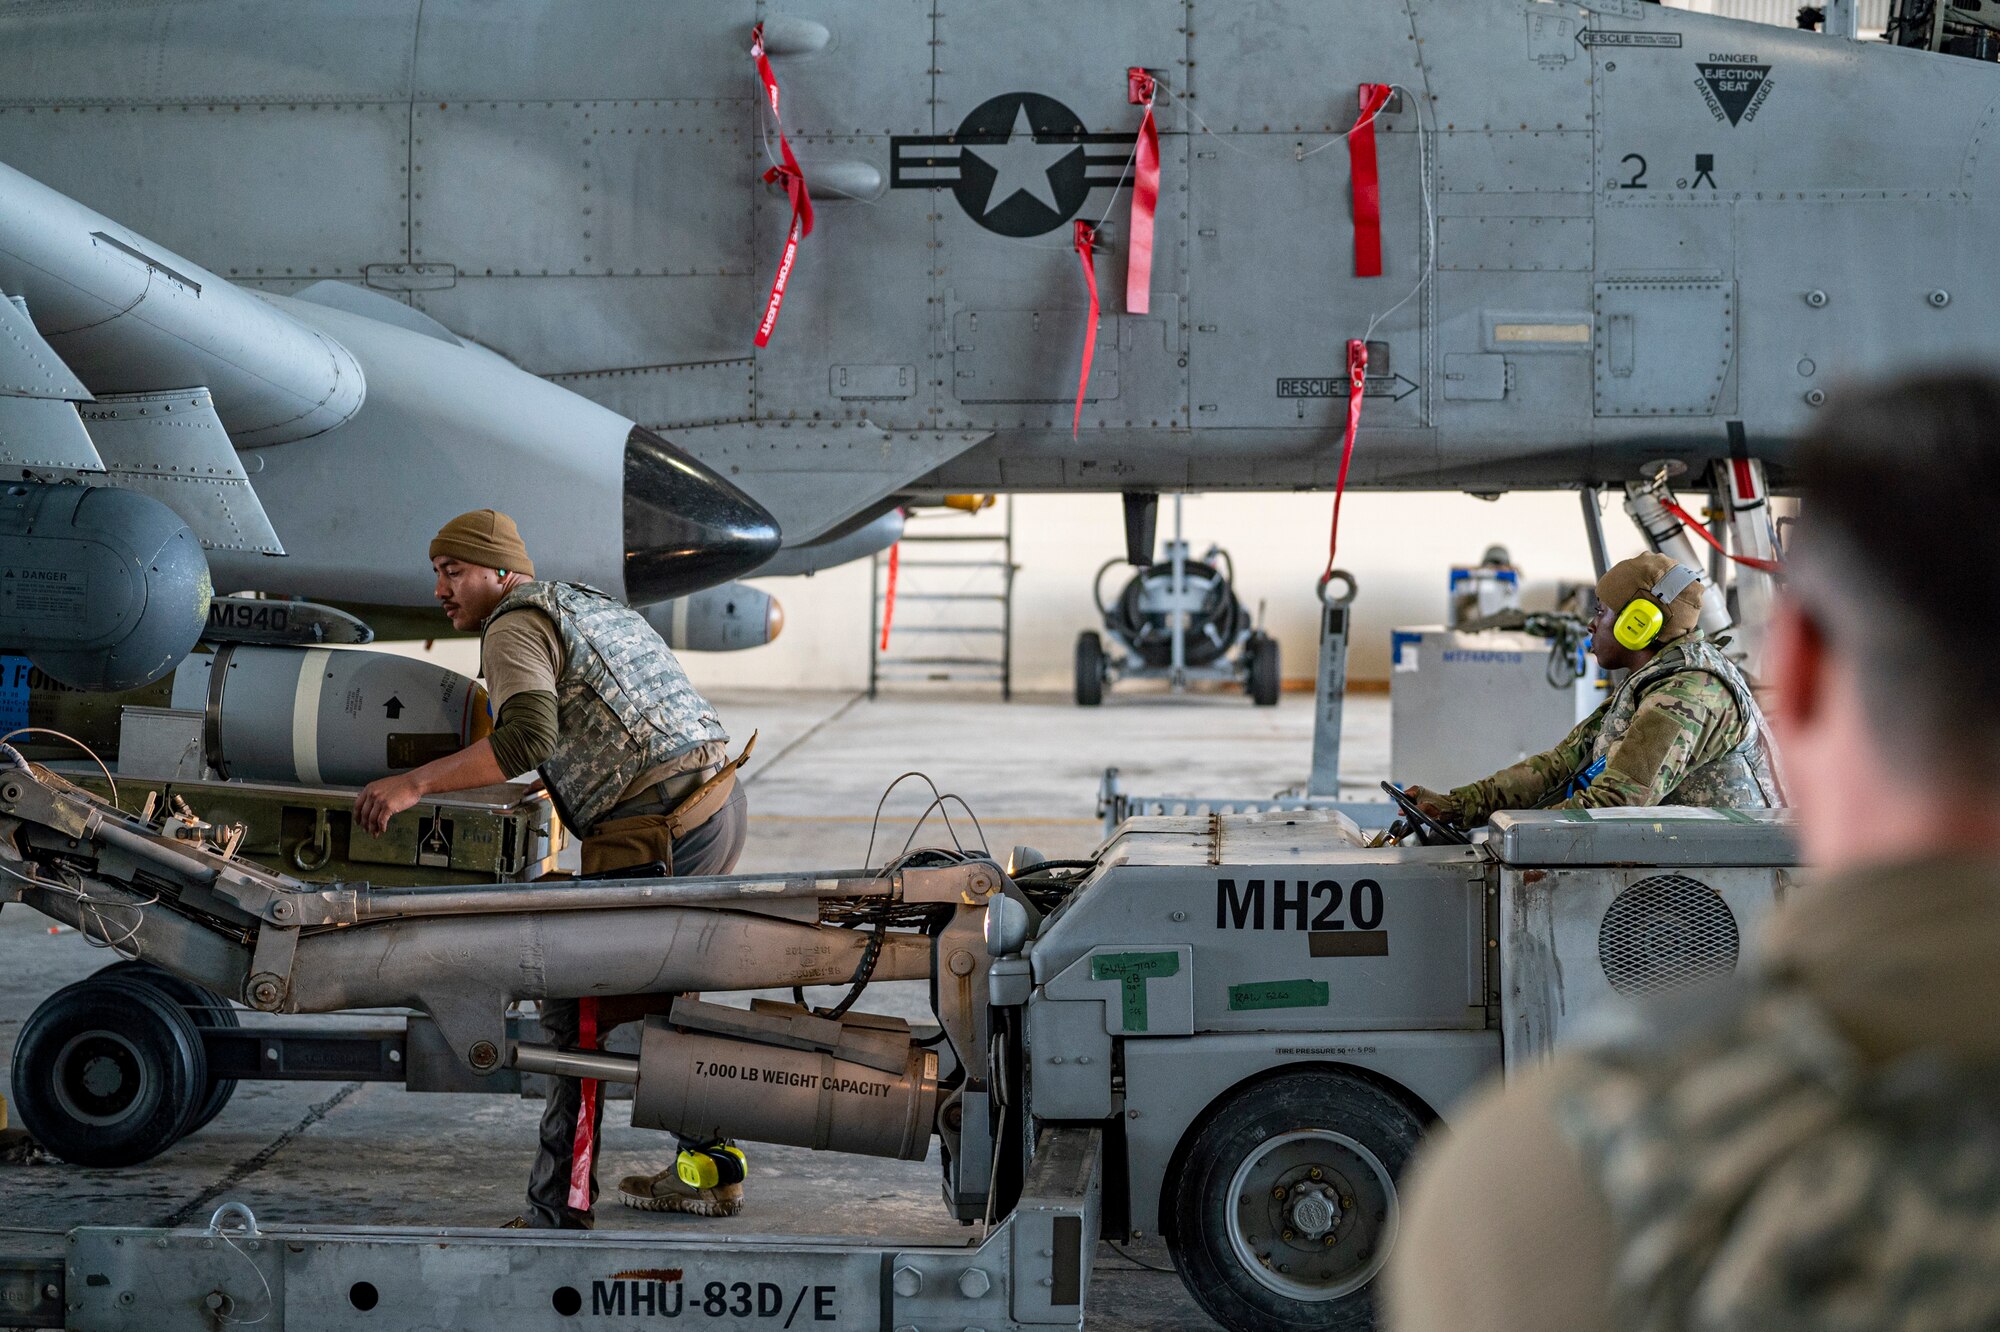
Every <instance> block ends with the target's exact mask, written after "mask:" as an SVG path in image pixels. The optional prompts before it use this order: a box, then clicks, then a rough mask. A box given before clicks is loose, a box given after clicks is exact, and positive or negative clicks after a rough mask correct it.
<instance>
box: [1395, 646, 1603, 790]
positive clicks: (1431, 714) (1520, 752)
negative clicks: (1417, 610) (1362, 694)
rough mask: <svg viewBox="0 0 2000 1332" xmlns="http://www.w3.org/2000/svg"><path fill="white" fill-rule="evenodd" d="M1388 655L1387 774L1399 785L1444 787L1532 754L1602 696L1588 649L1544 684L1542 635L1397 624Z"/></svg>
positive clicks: (1547, 670)
mask: <svg viewBox="0 0 2000 1332" xmlns="http://www.w3.org/2000/svg"><path fill="white" fill-rule="evenodd" d="M1389 659H1390V663H1391V674H1390V676H1389V715H1390V722H1389V775H1390V777H1391V778H1392V779H1393V780H1394V781H1395V782H1396V783H1397V784H1398V785H1401V786H1407V785H1409V784H1411V783H1412V782H1414V783H1416V784H1417V785H1419V786H1428V787H1430V788H1431V789H1432V790H1436V791H1448V790H1450V789H1451V788H1452V787H1454V786H1462V785H1464V784H1465V783H1466V782H1470V781H1476V780H1478V779H1479V778H1481V777H1485V776H1487V775H1489V774H1491V773H1494V772H1497V771H1499V770H1500V769H1501V768H1504V767H1506V766H1507V765H1508V764H1510V763H1518V762H1520V761H1521V760H1522V759H1524V758H1526V757H1527V756H1528V755H1530V754H1539V753H1540V752H1541V751H1543V750H1545V749H1548V748H1550V747H1552V746H1554V745H1555V744H1556V742H1557V741H1559V740H1561V739H1562V738H1563V737H1564V736H1565V735H1567V734H1569V732H1570V728H1572V727H1574V726H1575V725H1576V724H1577V723H1578V722H1580V721H1582V720H1583V719H1584V718H1585V717H1588V716H1589V715H1590V714H1591V712H1592V711H1593V710H1595V709H1596V707H1597V705H1598V704H1600V703H1602V702H1603V701H1604V699H1605V697H1606V695H1605V693H1604V691H1603V689H1602V687H1601V686H1600V684H1599V675H1598V669H1597V663H1596V662H1594V661H1592V660H1591V659H1590V658H1589V657H1588V656H1584V657H1583V658H1582V666H1583V673H1582V674H1581V675H1580V676H1578V677H1577V678H1576V679H1575V680H1573V681H1571V682H1570V683H1569V684H1567V685H1565V686H1563V687H1561V688H1557V687H1555V686H1553V685H1551V684H1550V683H1549V677H1550V675H1551V673H1552V663H1551V662H1550V660H1549V640H1548V639H1546V638H1538V637H1536V636H1535V635H1533V634H1524V633H1515V632H1510V631H1506V630H1486V631H1484V632H1481V633H1464V632H1462V631H1460V630H1457V629H1446V628H1443V627H1441V626H1419V627H1416V628H1410V629H1397V630H1393V631H1392V632H1391V634H1390V647H1389ZM1553 665H1554V666H1555V667H1557V668H1560V667H1561V666H1562V665H1563V663H1554V664H1553ZM1568 669H1569V670H1570V671H1574V670H1576V669H1577V663H1576V662H1574V661H1572V662H1570V663H1568Z"/></svg>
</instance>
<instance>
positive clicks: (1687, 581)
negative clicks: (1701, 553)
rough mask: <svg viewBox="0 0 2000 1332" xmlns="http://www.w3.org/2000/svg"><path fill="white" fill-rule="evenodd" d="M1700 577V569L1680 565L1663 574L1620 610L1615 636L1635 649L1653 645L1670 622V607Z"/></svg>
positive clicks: (1612, 629)
mask: <svg viewBox="0 0 2000 1332" xmlns="http://www.w3.org/2000/svg"><path fill="white" fill-rule="evenodd" d="M1700 580H1701V573H1700V572H1699V571H1698V570H1695V569H1690V568H1688V567H1687V566H1686V565H1685V564H1676V565H1675V566H1674V567H1673V568H1671V569H1669V570H1667V571H1666V572H1665V573H1663V574H1661V575H1660V580H1659V581H1658V582H1656V583H1654V584H1653V585H1652V586H1651V587H1650V588H1647V589H1646V592H1645V595H1643V596H1637V597H1634V598H1632V599H1631V600H1630V601H1628V602H1626V603H1625V609H1624V610H1621V611H1619V612H1618V618H1617V619H1616V620H1613V621H1612V622H1611V636H1612V637H1613V638H1615V639H1617V640H1618V642H1619V643H1620V644H1621V645H1622V646H1624V647H1628V648H1630V649H1632V651H1634V652H1637V651H1639V650H1640V649H1641V648H1644V647H1646V646H1648V645H1650V644H1651V643H1652V641H1653V640H1654V639H1656V638H1658V637H1659V636H1660V628H1661V626H1663V625H1665V624H1666V622H1667V612H1666V607H1668V606H1671V605H1673V604H1674V600H1675V598H1677V597H1679V596H1680V594H1681V593H1683V592H1685V591H1687V590H1688V588H1689V587H1690V586H1692V585H1693V584H1694V583H1697V582H1699V581H1700Z"/></svg>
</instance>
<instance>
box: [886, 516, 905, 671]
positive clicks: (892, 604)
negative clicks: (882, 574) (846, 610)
mask: <svg viewBox="0 0 2000 1332" xmlns="http://www.w3.org/2000/svg"><path fill="white" fill-rule="evenodd" d="M902 549H903V543H902V542H900V541H896V542H892V543H890V546H889V585H888V588H887V589H886V590H885V591H884V592H883V594H882V651H884V652H887V651H888V650H889V621H891V620H893V619H895V618H896V566H897V565H898V564H899V563H901V560H900V558H899V556H900V554H901V552H902Z"/></svg>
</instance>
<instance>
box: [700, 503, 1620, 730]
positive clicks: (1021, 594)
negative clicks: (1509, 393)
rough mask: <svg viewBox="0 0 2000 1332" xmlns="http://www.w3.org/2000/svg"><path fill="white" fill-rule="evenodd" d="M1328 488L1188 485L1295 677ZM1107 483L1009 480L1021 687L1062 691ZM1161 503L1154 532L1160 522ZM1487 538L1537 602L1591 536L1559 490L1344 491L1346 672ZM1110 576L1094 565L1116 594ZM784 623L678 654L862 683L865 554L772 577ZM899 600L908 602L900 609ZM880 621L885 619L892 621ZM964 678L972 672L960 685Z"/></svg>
mask: <svg viewBox="0 0 2000 1332" xmlns="http://www.w3.org/2000/svg"><path fill="white" fill-rule="evenodd" d="M1332 502H1333V497H1332V496H1331V495H1330V494H1317V493H1315V494H1282V495H1236V494H1228V495H1223V494H1215V495H1196V496H1190V497H1188V500H1187V504H1186V509H1185V515H1186V516H1185V528H1186V533H1187V538H1188V541H1189V543H1190V544H1191V545H1192V547H1193V552H1194V554H1195V555H1197V556H1199V555H1200V554H1201V553H1202V551H1204V550H1205V549H1207V547H1208V545H1209V543H1211V542H1215V543H1218V544H1220V545H1222V546H1223V547H1224V548H1225V549H1227V550H1228V551H1229V552H1230V553H1231V554H1232V555H1233V556H1234V557H1235V560H1236V566H1237V582H1238V594H1239V595H1240V596H1241V597H1242V598H1243V600H1244V603H1245V604H1246V605H1247V606H1248V607H1249V608H1250V610H1251V611H1252V612H1253V613H1254V612H1255V611H1256V609H1257V604H1258V602H1259V601H1260V600H1261V601H1263V602H1264V603H1265V608H1266V609H1265V621H1266V624H1267V626H1268V627H1269V629H1270V631H1271V632H1272V633H1273V634H1275V635H1276V636H1277V638H1278V640H1279V642H1280V644H1281V645H1282V650H1283V656H1284V663H1285V675H1286V676H1287V678H1290V679H1309V678H1310V677H1311V675H1312V672H1313V670H1314V664H1315V662H1316V660H1317V655H1318V638H1319V615H1318V610H1317V605H1316V602H1315V600H1314V595H1313V583H1314V581H1315V580H1316V579H1317V578H1318V577H1319V572H1320V569H1321V568H1322V567H1323V566H1324V564H1325V561H1326V554H1325V552H1326V535H1327V519H1328V513H1329V510H1330V508H1331V505H1332ZM1120 523H1121V519H1120V512H1119V501H1118V497H1117V496H1116V495H1018V496H1016V497H1015V499H1014V559H1015V563H1016V564H1017V565H1018V566H1019V572H1018V574H1017V575H1016V579H1015V586H1014V634H1015V638H1014V678H1015V686H1016V688H1017V689H1020V690H1023V691H1027V692H1039V691H1052V692H1059V693H1067V692H1068V691H1069V689H1070V681H1071V653H1072V651H1073V649H1074V645H1075V642H1076V635H1077V633H1078V632H1079V631H1080V630H1083V629H1088V628H1094V627H1096V624H1097V613H1096V611H1095V609H1094V608H1093V607H1092V605H1091V599H1090V579H1091V576H1092V575H1093V574H1095V573H1096V572H1097V569H1098V567H1099V566H1100V565H1102V564H1103V563H1104V561H1106V560H1108V559H1111V558H1112V557H1114V556H1116V555H1118V554H1120V553H1121V551H1122V550H1123V546H1124V538H1123V535H1122V528H1121V526H1120ZM1171 524H1172V511H1171V508H1170V507H1169V506H1168V504H1165V503H1163V504H1162V506H1161V514H1160V537H1161V540H1162V541H1163V542H1164V541H1165V539H1166V537H1167V534H1168V532H1169V531H1170V530H1171ZM1605 534H1606V538H1607V540H1608V541H1609V542H1610V544H1611V547H1612V557H1613V558H1614V559H1617V558H1622V557H1623V556H1625V555H1628V554H1633V553H1636V552H1637V551H1638V549H1639V548H1640V546H1639V541H1638V536H1637V533H1636V531H1635V529H1634V528H1633V527H1632V524H1631V523H1630V521H1629V520H1627V519H1626V517H1625V515H1624V512H1623V511H1622V510H1621V509H1619V508H1618V507H1617V505H1616V503H1615V502H1614V501H1609V500H1607V503H1606V513H1605ZM1494 542H1498V543H1500V544H1502V545H1504V546H1506V547H1507V548H1508V549H1509V551H1510V552H1511V553H1512V554H1513V556H1514V559H1515V562H1516V563H1517V564H1518V565H1519V566H1520V567H1521V569H1522V572H1523V577H1524V579H1525V581H1526V586H1527V589H1528V592H1527V596H1528V600H1529V604H1530V605H1540V606H1545V605H1548V604H1551V603H1552V602H1553V600H1554V597H1555V585H1556V583H1557V582H1558V581H1560V580H1575V581H1588V580H1589V578H1590V576H1591V570H1590V551H1589V547H1588V546H1587V545H1586V544H1585V540H1584V535H1583V522H1582V518H1581V516H1580V512H1579V510H1578V507H1577V498H1576V495H1575V494H1574V493H1573V492H1566V493H1556V494H1545V493H1516V494H1510V495H1503V496H1501V497H1500V498H1499V499H1497V500H1494V501H1491V502H1488V501H1483V500H1478V499H1474V498H1472V497H1471V496H1468V495H1435V494H1425V495H1394V494H1380V493H1366V494H1351V495H1349V496H1348V497H1347V500H1346V503H1345V507H1344V508H1343V510H1342V515H1341V559H1340V563H1341V566H1342V567H1343V568H1346V569H1348V570H1350V571H1351V572H1353V573H1354V575H1355V577H1356V578H1357V579H1358V580H1359V581H1360V585H1361V595H1360V598H1359V600H1358V601H1357V602H1356V603H1355V625H1356V627H1355V633H1354V642H1353V649H1352V652H1351V654H1350V657H1349V675H1350V677H1351V678H1352V679H1354V680H1356V681H1366V680H1374V681H1386V680H1387V679H1388V678H1389V631H1390V629H1392V628H1394V627H1395V626H1398V625H1408V624H1434V623H1437V622H1438V621H1440V620H1441V619H1442V618H1443V616H1444V610H1445V579H1446V576H1447V571H1448V570H1449V568H1450V566H1451V565H1453V564H1470V563H1476V562H1477V561H1478V559H1479V556H1480V554H1481V552H1482V551H1483V550H1484V549H1485V548H1486V546H1487V545H1489V544H1491V543H1494ZM1122 584H1123V575H1121V574H1120V573H1119V572H1118V571H1115V570H1114V571H1113V572H1112V573H1110V574H1107V575H1105V594H1106V596H1107V597H1108V596H1111V595H1114V594H1115V592H1116V591H1117V589H1118V588H1119V587H1120V586H1122ZM760 585H761V586H765V587H768V588H769V589H770V590H771V592H772V593H773V594H775V595H776V596H777V597H778V598H779V600H780V601H782V602H783V604H784V607H785V630H784V633H783V634H782V635H781V636H780V637H779V639H778V641H777V642H776V643H773V644H771V645H770V646H768V647H763V648H756V649H753V650H750V651H746V652H734V653H722V654H711V653H687V654H684V657H685V660H686V661H687V664H688V669H689V672H690V674H691V675H692V676H693V677H694V679H695V681H696V683H697V684H700V685H703V686H715V687H738V686H760V687H773V688H839V689H854V688H863V687H865V686H866V685H867V682H868V626H869V622H870V621H869V613H868V601H869V570H868V564H867V562H866V561H861V562H858V563H855V564H852V565H848V566H846V567H843V568H839V569H833V570H829V571H827V572H825V573H821V574H817V575H815V576H813V577H811V578H775V579H770V580H768V581H766V582H764V583H762V584H760ZM905 613H911V612H905ZM891 632H892V634H893V628H892V631H891ZM969 687H970V686H969Z"/></svg>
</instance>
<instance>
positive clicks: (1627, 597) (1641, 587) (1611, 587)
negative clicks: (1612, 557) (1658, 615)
mask: <svg viewBox="0 0 2000 1332" xmlns="http://www.w3.org/2000/svg"><path fill="white" fill-rule="evenodd" d="M1675 563H1676V561H1674V560H1672V559H1670V558H1669V557H1667V556H1665V555H1662V554H1660V553H1659V552H1658V551H1647V552H1646V553H1645V554H1644V555H1634V556H1633V557H1632V558H1631V559H1629V560H1620V561H1618V563H1616V564H1614V565H1612V566H1611V567H1610V568H1609V569H1606V570H1605V571H1604V577H1602V578H1600V579H1598V580H1597V599H1598V600H1599V601H1601V602H1603V603H1604V604H1605V605H1607V606H1609V607H1611V609H1612V611H1613V612H1614V613H1616V612H1618V611H1622V610H1624V609H1625V607H1626V604H1627V603H1629V602H1630V601H1632V600H1633V598H1635V597H1642V596H1646V594H1647V593H1648V592H1649V591H1651V590H1652V587H1653V584H1655V583H1657V582H1659V581H1660V579H1661V577H1662V576H1663V575H1665V573H1666V572H1667V570H1669V569H1671V568H1673V567H1674V564H1675ZM1707 586H1708V585H1707V584H1706V583H1705V582H1703V581H1702V580H1701V579H1699V578H1697V579H1695V581H1694V582H1692V583H1689V584H1688V585H1687V587H1685V588H1684V589H1682V591H1681V594H1680V595H1679V596H1678V597H1675V598H1674V604H1673V605H1671V606H1663V607H1661V609H1662V610H1664V611H1665V612H1666V614H1667V621H1666V623H1665V624H1663V625H1661V626H1660V633H1659V637H1658V638H1656V639H1655V640H1654V641H1655V642H1659V643H1664V642H1665V641H1666V640H1668V639H1669V638H1676V637H1679V636H1680V635H1681V634H1684V633H1686V632H1687V631H1688V630H1690V629H1692V628H1694V627H1695V626H1696V625H1697V624H1700V623H1701V597H1702V592H1703V591H1704V590H1705V589H1706V588H1707ZM1647 600H1649V601H1651V600H1652V598H1651V597H1647ZM1654 604H1656V605H1657V604H1658V603H1657V602H1655V603H1654Z"/></svg>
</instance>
